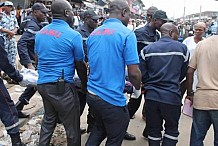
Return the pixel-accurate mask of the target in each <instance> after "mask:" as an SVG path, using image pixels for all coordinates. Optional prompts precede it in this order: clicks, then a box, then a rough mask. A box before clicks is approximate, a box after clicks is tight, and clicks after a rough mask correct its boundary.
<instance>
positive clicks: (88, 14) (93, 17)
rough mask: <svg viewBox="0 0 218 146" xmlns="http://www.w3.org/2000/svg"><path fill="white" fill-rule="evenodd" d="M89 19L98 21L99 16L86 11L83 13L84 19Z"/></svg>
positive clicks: (93, 12)
mask: <svg viewBox="0 0 218 146" xmlns="http://www.w3.org/2000/svg"><path fill="white" fill-rule="evenodd" d="M87 17H91V18H92V19H95V20H98V19H99V18H100V16H98V15H97V14H96V13H95V11H94V10H87V11H85V12H84V18H87Z"/></svg>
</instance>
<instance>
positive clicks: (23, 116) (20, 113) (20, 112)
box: [18, 111, 30, 118]
mask: <svg viewBox="0 0 218 146" xmlns="http://www.w3.org/2000/svg"><path fill="white" fill-rule="evenodd" d="M29 117H30V115H29V114H25V113H23V112H22V111H18V118H29Z"/></svg>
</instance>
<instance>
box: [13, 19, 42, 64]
mask: <svg viewBox="0 0 218 146" xmlns="http://www.w3.org/2000/svg"><path fill="white" fill-rule="evenodd" d="M26 21H27V22H26V24H25V27H24V33H23V35H22V36H21V38H20V40H19V41H18V44H17V49H18V54H19V57H20V63H21V64H22V65H27V64H29V63H31V60H32V61H35V53H34V45H35V35H36V33H37V32H39V31H40V29H41V28H42V25H41V24H40V23H38V22H37V21H36V20H35V19H34V18H33V17H32V16H28V19H27V20H26Z"/></svg>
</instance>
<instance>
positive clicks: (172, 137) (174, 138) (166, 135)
mask: <svg viewBox="0 0 218 146" xmlns="http://www.w3.org/2000/svg"><path fill="white" fill-rule="evenodd" d="M164 137H166V138H169V139H172V140H178V137H175V136H171V135H168V134H164Z"/></svg>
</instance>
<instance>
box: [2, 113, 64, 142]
mask: <svg viewBox="0 0 218 146" xmlns="http://www.w3.org/2000/svg"><path fill="white" fill-rule="evenodd" d="M42 118H43V112H38V113H37V114H36V115H35V116H33V117H32V118H31V119H30V120H29V121H28V123H27V124H25V125H24V126H23V127H21V128H20V133H21V139H22V141H23V142H24V143H25V144H27V146H37V145H38V141H39V132H40V128H41V123H42ZM65 144H66V133H65V130H64V127H63V125H61V124H58V125H57V127H56V129H55V132H54V134H53V136H52V139H51V146H52V145H55V146H63V145H65ZM0 146H11V140H10V137H9V135H8V134H7V132H6V130H4V131H3V134H2V135H0Z"/></svg>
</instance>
